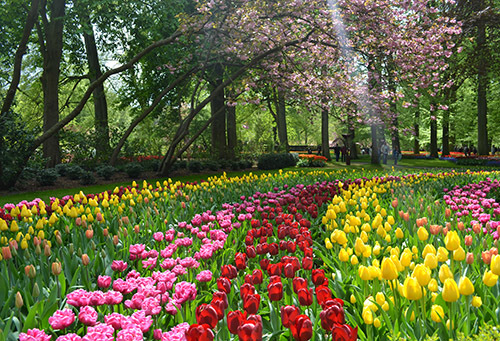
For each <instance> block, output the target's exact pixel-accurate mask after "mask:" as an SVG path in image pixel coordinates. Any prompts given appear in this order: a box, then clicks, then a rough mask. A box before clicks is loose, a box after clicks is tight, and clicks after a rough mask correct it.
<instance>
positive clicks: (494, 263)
mask: <svg viewBox="0 0 500 341" xmlns="http://www.w3.org/2000/svg"><path fill="white" fill-rule="evenodd" d="M490 269H491V272H493V273H494V274H495V275H497V276H500V255H498V254H497V255H494V256H493V257H492V258H491V263H490Z"/></svg>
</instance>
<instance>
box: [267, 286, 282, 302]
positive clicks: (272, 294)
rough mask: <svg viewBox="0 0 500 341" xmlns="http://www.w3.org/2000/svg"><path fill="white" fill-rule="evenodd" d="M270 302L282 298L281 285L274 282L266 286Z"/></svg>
mask: <svg viewBox="0 0 500 341" xmlns="http://www.w3.org/2000/svg"><path fill="white" fill-rule="evenodd" d="M267 291H268V294H269V300H270V301H279V300H281V299H282V298H283V283H281V281H280V282H274V283H269V285H268V286H267Z"/></svg>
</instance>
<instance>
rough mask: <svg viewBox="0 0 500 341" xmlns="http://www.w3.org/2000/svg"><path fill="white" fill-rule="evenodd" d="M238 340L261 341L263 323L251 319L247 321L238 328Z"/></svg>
mask: <svg viewBox="0 0 500 341" xmlns="http://www.w3.org/2000/svg"><path fill="white" fill-rule="evenodd" d="M238 339H239V340H241V341H260V340H262V322H259V321H256V320H253V319H251V316H249V317H248V320H247V321H245V322H244V323H243V324H242V325H241V326H240V327H239V328H238Z"/></svg>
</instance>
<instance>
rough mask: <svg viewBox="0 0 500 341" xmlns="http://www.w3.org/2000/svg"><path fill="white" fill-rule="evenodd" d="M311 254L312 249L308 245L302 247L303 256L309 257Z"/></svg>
mask: <svg viewBox="0 0 500 341" xmlns="http://www.w3.org/2000/svg"><path fill="white" fill-rule="evenodd" d="M312 256H313V249H311V248H310V247H307V248H304V257H311V258H312Z"/></svg>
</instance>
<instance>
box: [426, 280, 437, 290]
mask: <svg viewBox="0 0 500 341" xmlns="http://www.w3.org/2000/svg"><path fill="white" fill-rule="evenodd" d="M427 288H428V289H429V290H430V291H432V292H436V291H438V282H437V281H436V279H435V278H431V280H430V281H429V283H428V284H427Z"/></svg>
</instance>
